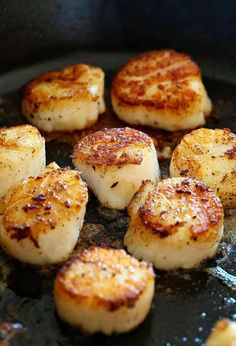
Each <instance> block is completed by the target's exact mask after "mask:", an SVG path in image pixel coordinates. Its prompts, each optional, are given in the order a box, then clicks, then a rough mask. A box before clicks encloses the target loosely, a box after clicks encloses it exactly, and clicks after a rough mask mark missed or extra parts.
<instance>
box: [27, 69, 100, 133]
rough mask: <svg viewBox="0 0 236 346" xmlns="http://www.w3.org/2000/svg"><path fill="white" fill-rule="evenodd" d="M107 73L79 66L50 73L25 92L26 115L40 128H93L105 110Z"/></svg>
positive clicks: (45, 74)
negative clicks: (105, 79)
mask: <svg viewBox="0 0 236 346" xmlns="http://www.w3.org/2000/svg"><path fill="white" fill-rule="evenodd" d="M103 94H104V72H103V71H102V70H101V69H100V68H98V67H94V66H91V65H85V64H77V65H74V66H70V67H66V68H64V69H62V70H60V71H54V72H47V73H44V74H42V75H41V76H39V77H38V78H36V79H34V80H32V81H31V82H29V83H28V84H27V86H26V87H25V89H24V95H23V99H22V113H23V115H24V116H25V117H26V118H27V119H28V120H29V122H30V123H32V124H33V125H35V126H37V127H38V128H39V129H41V130H43V131H46V132H51V131H73V130H81V129H84V128H86V127H90V126H92V125H93V124H94V123H96V121H97V120H98V116H99V114H100V113H103V112H104V111H105V103H104V97H103Z"/></svg>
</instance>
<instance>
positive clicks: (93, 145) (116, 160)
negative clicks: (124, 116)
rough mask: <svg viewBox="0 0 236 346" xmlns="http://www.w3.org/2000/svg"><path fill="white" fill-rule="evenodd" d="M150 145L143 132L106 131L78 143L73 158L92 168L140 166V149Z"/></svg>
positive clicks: (125, 129)
mask: <svg viewBox="0 0 236 346" xmlns="http://www.w3.org/2000/svg"><path fill="white" fill-rule="evenodd" d="M151 144H152V141H151V139H150V137H149V136H148V135H146V134H145V133H144V132H141V131H138V130H135V129H131V128H128V127H125V128H114V129H106V130H104V131H99V132H96V133H92V134H91V135H88V136H87V137H85V138H83V139H82V140H81V141H79V142H78V143H77V144H76V145H75V147H74V150H73V158H74V159H75V160H80V161H84V162H85V163H87V164H88V165H92V166H103V165H106V166H113V165H116V166H121V165H124V164H136V165H140V164H141V162H142V160H143V157H142V152H141V151H140V149H143V148H145V147H150V146H151ZM134 149H135V150H134Z"/></svg>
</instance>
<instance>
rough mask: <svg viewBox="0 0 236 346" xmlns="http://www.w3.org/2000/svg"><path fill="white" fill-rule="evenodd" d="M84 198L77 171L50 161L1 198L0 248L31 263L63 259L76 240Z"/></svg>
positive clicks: (80, 223) (84, 189)
mask: <svg viewBox="0 0 236 346" xmlns="http://www.w3.org/2000/svg"><path fill="white" fill-rule="evenodd" d="M87 200H88V192H87V187H86V185H85V183H84V182H83V181H82V180H81V178H80V175H79V173H78V172H76V171H73V170H71V169H69V168H59V167H58V166H57V165H56V164H55V163H53V164H50V165H49V166H47V167H46V169H45V171H44V172H43V174H42V175H40V176H37V177H35V178H28V179H27V180H25V181H24V182H23V183H22V184H19V185H17V186H15V187H14V188H12V189H11V190H9V192H8V193H7V194H6V195H5V197H4V198H3V200H2V201H1V217H0V238H1V245H2V248H3V250H4V251H6V252H7V253H8V254H9V255H11V256H13V257H15V258H16V259H18V260H19V261H21V262H25V263H29V264H32V265H46V264H53V263H57V262H61V261H64V260H65V259H67V258H68V256H69V255H70V253H71V252H72V250H73V248H74V246H75V245H76V243H77V240H78V237H79V232H80V229H81V227H82V225H83V221H84V214H85V208H86V203H87Z"/></svg>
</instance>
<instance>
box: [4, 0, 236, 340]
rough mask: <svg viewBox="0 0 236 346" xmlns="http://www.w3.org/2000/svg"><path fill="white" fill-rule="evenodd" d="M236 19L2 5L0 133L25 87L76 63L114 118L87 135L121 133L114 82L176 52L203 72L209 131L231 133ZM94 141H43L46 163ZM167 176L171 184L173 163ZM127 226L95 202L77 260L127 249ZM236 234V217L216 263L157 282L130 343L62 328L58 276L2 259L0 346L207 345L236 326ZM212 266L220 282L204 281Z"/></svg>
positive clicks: (215, 14) (137, 6) (192, 10)
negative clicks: (99, 250) (154, 54)
mask: <svg viewBox="0 0 236 346" xmlns="http://www.w3.org/2000/svg"><path fill="white" fill-rule="evenodd" d="M235 18H236V3H235V2H233V1H231V0H224V1H216V0H207V1H206V0H199V1H198V2H196V1H194V0H158V1H157V0H146V1H142V0H129V1H126V0H113V1H107V0H99V1H97V0H68V1H63V0H54V1H47V0H41V1H40V2H39V1H36V0H31V1H27V0H21V1H9V0H1V1H0V38H1V39H0V72H1V73H2V74H1V75H0V126H10V125H13V124H20V123H24V122H25V120H24V119H23V118H22V117H21V115H20V107H19V100H20V88H21V86H22V85H23V84H24V83H25V82H27V81H28V80H30V79H31V78H33V77H35V76H37V75H38V74H39V73H41V72H44V71H48V70H52V69H55V68H59V67H62V66H67V65H70V64H73V63H79V62H85V63H92V64H95V65H97V66H100V67H102V68H103V69H104V70H105V72H106V85H107V95H106V99H107V100H106V101H107V106H108V111H107V112H106V114H105V115H102V116H101V117H100V119H99V122H98V123H97V124H96V125H95V126H94V127H93V128H91V129H90V130H89V131H95V130H97V129H100V128H103V127H111V126H124V124H123V123H121V122H120V121H119V120H118V119H117V118H116V117H115V115H114V114H113V112H112V110H111V106H110V97H109V93H110V82H111V79H112V77H113V75H114V72H115V71H116V70H117V69H118V67H119V66H120V65H121V64H123V63H124V62H125V61H126V60H127V59H128V58H129V57H130V56H132V55H135V54H136V53H137V51H144V50H148V49H159V48H173V49H177V50H179V51H182V52H186V53H190V54H191V55H192V56H193V58H194V59H195V60H196V61H197V62H198V63H199V65H200V67H201V68H202V70H203V75H204V79H205V80H204V82H205V84H206V87H207V90H208V91H209V94H210V97H211V98H212V100H213V103H214V110H213V113H212V116H211V117H210V118H209V119H208V123H207V126H209V127H212V128H215V127H220V128H223V127H229V128H231V129H232V130H233V131H234V132H235V131H236V122H235V121H236V96H235V95H236V64H235V61H236V59H235V58H236V45H235V44H234V42H235V36H236V24H235V23H236V22H235ZM72 51H73V53H70V52H72ZM65 54H66V55H65ZM51 57H53V59H51ZM49 58H50V59H51V60H50V59H49ZM22 66H24V67H22ZM142 130H144V131H145V132H147V133H148V134H150V135H151V136H152V137H154V138H156V139H158V140H159V150H162V149H163V148H164V147H165V146H166V145H168V146H170V147H171V148H173V147H174V146H175V145H176V144H177V143H178V141H179V140H180V138H181V136H182V135H183V133H176V134H174V135H172V134H169V133H166V132H161V131H157V130H155V131H154V130H150V129H148V128H143V129H142ZM89 131H82V132H76V133H73V134H66V133H65V134H62V135H61V134H60V135H57V134H52V135H50V136H47V140H48V141H47V161H48V162H51V161H53V160H56V161H57V162H58V164H60V165H62V166H64V165H71V159H70V154H71V146H72V145H73V143H74V141H75V140H76V139H78V138H80V137H81V136H84V135H86V134H87V133H88V132H89ZM161 166H162V174H163V176H166V175H167V168H168V160H162V161H161ZM127 223H128V217H127V215H126V213H125V212H116V211H111V210H107V209H105V208H102V207H101V206H100V205H99V204H98V202H97V201H96V200H95V198H94V197H93V196H91V197H90V201H89V204H88V210H87V214H86V220H85V226H84V228H83V231H82V232H81V238H80V241H79V243H78V247H77V250H76V251H79V250H80V249H81V248H83V247H85V246H90V245H92V244H106V245H109V246H113V247H117V248H119V247H122V246H123V237H124V234H125V231H126V228H127ZM235 228H236V217H235V212H234V211H232V210H231V211H228V212H227V217H226V220H225V235H224V239H223V242H222V246H221V248H220V249H219V252H218V255H217V258H216V259H215V260H213V261H211V262H207V264H205V265H203V266H202V267H201V268H199V269H196V270H193V271H176V272H172V273H161V272H156V275H157V277H156V294H155V299H154V304H153V307H152V309H151V311H150V314H149V315H148V317H147V319H146V320H145V322H144V323H143V324H142V325H141V326H139V327H138V328H137V329H136V330H134V331H132V332H131V333H129V334H126V335H120V336H112V337H105V336H102V335H100V334H97V335H94V336H89V335H84V334H82V333H81V332H80V331H78V330H74V329H71V328H70V327H68V326H67V325H65V324H63V323H62V322H61V321H60V320H59V319H58V318H57V316H56V314H55V310H54V304H53V297H52V288H53V278H54V276H55V273H56V271H57V269H58V268H56V267H55V268H45V269H43V270H40V271H39V270H36V269H34V268H30V267H27V266H23V265H21V264H20V263H18V262H16V261H14V260H12V259H11V258H8V257H7V256H6V255H5V254H3V253H0V261H1V266H0V321H2V322H0V338H1V340H2V342H1V341H0V342H1V346H2V345H4V346H5V345H7V344H9V345H12V346H22V345H24V346H44V345H50V346H59V345H60V346H62V345H63V346H64V345H65V346H67V345H70V346H74V345H81V346H83V345H85V346H90V345H95V344H96V345H107V346H109V345H112V346H115V345H120V344H123V346H126V345H127V346H128V345H137V346H144V345H145V346H151V345H157V346H158V345H166V346H167V345H168V346H170V345H172V346H174V345H190V346H191V345H203V344H204V340H205V339H206V337H207V335H208V334H209V332H210V329H211V327H212V326H213V324H214V323H215V321H216V320H217V319H218V318H220V317H230V318H232V319H234V320H236V309H235V306H236V295H235V291H234V289H235V279H234V278H232V277H231V278H229V276H228V275H227V274H226V275H225V273H224V272H222V271H220V269H219V268H223V269H224V270H226V271H227V272H228V273H229V274H232V275H233V274H234V273H235V244H236V236H235V235H234V232H235ZM216 266H218V271H215V275H211V274H209V272H207V271H206V270H207V268H215V267H216ZM217 276H218V277H220V279H219V278H217Z"/></svg>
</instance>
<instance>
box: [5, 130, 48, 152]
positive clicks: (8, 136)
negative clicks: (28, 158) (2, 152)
mask: <svg viewBox="0 0 236 346" xmlns="http://www.w3.org/2000/svg"><path fill="white" fill-rule="evenodd" d="M25 135H26V136H27V138H30V139H32V141H29V140H27V145H24V142H23V140H24V139H25V137H24V136H25ZM36 138H38V140H39V142H42V141H43V140H44V139H43V138H42V137H41V135H40V132H39V131H38V129H37V128H36V127H34V126H31V125H19V126H12V127H7V128H5V127H4V128H0V149H3V148H4V149H12V150H22V146H23V147H24V149H26V148H27V147H29V148H30V147H31V146H35V140H36Z"/></svg>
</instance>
